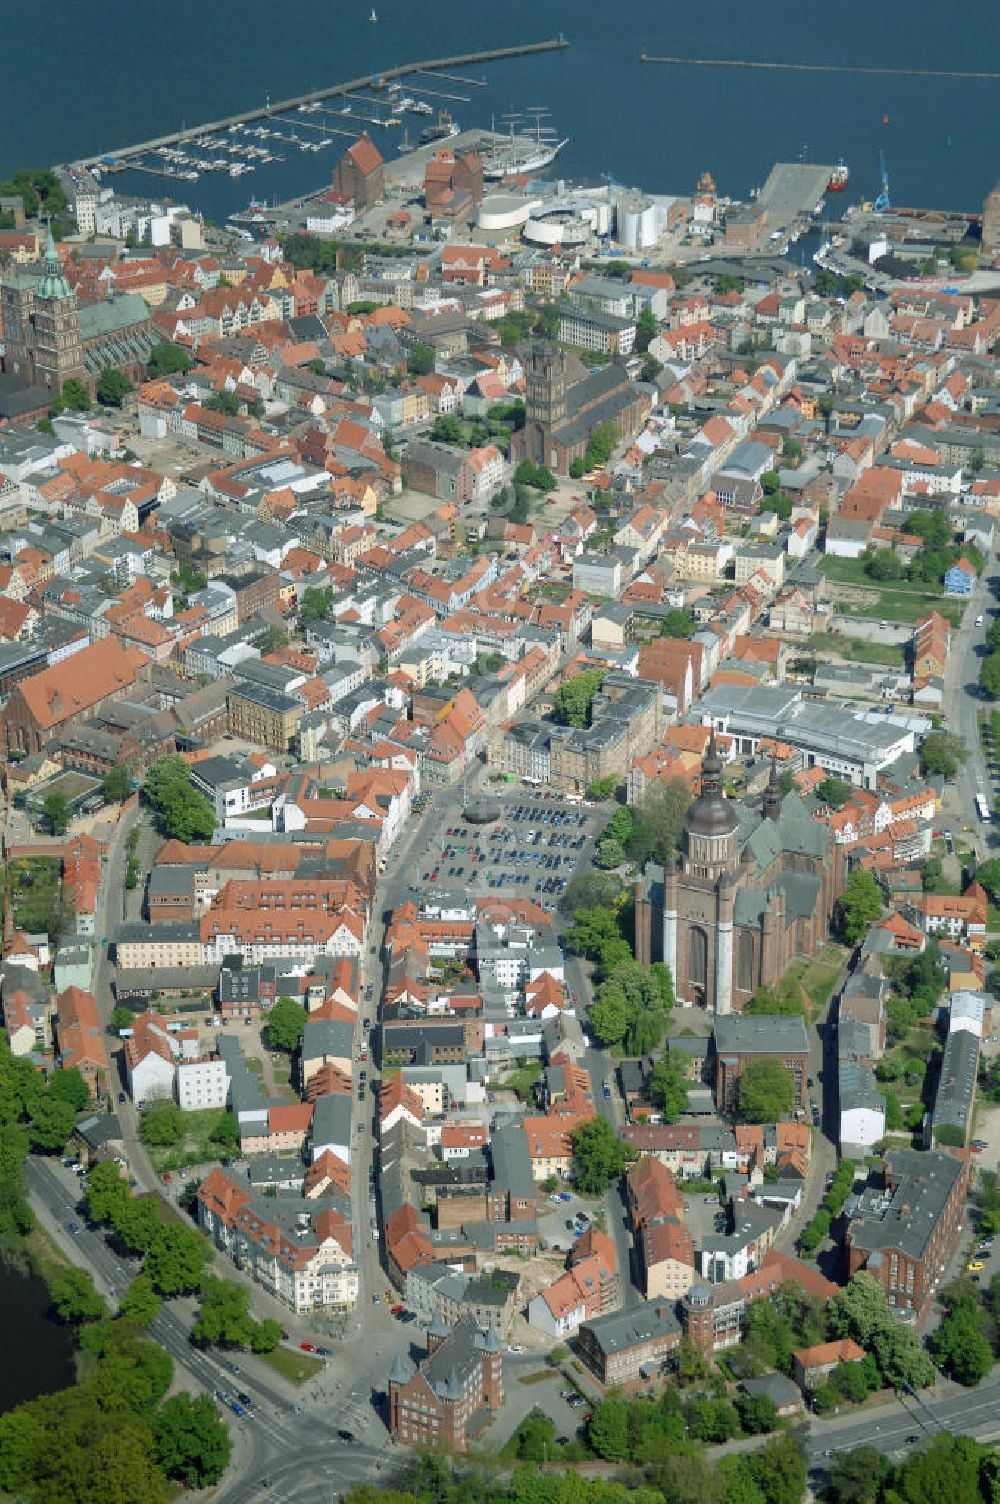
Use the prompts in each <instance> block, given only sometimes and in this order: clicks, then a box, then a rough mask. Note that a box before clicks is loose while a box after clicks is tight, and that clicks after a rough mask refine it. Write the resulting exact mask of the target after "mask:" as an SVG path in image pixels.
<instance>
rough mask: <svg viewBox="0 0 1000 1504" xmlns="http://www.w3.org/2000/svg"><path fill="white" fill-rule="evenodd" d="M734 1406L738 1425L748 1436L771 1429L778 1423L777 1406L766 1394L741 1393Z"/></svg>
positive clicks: (760, 1433)
mask: <svg viewBox="0 0 1000 1504" xmlns="http://www.w3.org/2000/svg"><path fill="white" fill-rule="evenodd" d="M736 1408H737V1410H738V1411H739V1417H740V1425H741V1427H742V1428H743V1430H744V1431H746V1432H747V1433H748V1435H750V1436H760V1435H762V1434H763V1433H764V1432H765V1431H773V1430H774V1429H775V1427H776V1426H777V1424H778V1407H777V1405H776V1404H775V1403H774V1401H773V1400H772V1399H769V1398H768V1396H767V1395H766V1394H741V1395H740V1396H739V1397H738V1398H737V1401H736Z"/></svg>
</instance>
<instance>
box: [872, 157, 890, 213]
mask: <svg viewBox="0 0 1000 1504" xmlns="http://www.w3.org/2000/svg"><path fill="white" fill-rule="evenodd" d="M878 165H879V171H880V172H881V174H882V188H881V191H880V193H879V196H878V198H877V199H876V200H875V204H874V208H875V213H876V214H884V213H885V212H886V210H887V209H891V208H892V199H891V198H890V197H889V169H888V168H887V167H886V165H885V152H884V151H883V150H882V149H881V147H880V148H879V154H878Z"/></svg>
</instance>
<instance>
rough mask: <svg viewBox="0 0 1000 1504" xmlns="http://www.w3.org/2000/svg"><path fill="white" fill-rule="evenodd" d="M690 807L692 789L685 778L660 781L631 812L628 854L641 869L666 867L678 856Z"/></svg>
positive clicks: (647, 791) (648, 790)
mask: <svg viewBox="0 0 1000 1504" xmlns="http://www.w3.org/2000/svg"><path fill="white" fill-rule="evenodd" d="M690 804H691V790H690V789H689V788H688V786H687V784H686V783H685V782H684V780H683V778H667V779H664V780H660V779H657V780H656V782H655V783H654V784H652V785H651V786H650V787H649V788H648V789H647V790H646V792H645V794H644V795H643V797H642V799H641V800H640V802H639V804H638V805H637V806H636V807H635V808H634V809H633V811H632V822H633V823H632V834H631V836H630V837H629V839H628V842H627V845H626V855H627V856H628V857H629V859H630V861H633V862H635V863H636V864H637V865H638V866H643V865H644V864H645V863H646V862H649V861H653V862H658V863H660V865H661V866H662V865H665V864H666V863H667V862H668V861H669V860H670V858H671V857H672V856H674V855H675V854H676V851H677V848H678V844H679V842H680V838H681V832H682V830H683V829H684V818H685V816H686V814H687V812H688V808H689V807H690Z"/></svg>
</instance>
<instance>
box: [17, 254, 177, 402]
mask: <svg viewBox="0 0 1000 1504" xmlns="http://www.w3.org/2000/svg"><path fill="white" fill-rule="evenodd" d="M0 313H2V327H3V335H4V372H5V374H6V375H8V376H11V377H14V378H15V379H16V380H17V381H18V382H19V383H23V385H24V387H26V388H28V387H37V388H39V389H40V390H41V391H43V392H55V393H58V392H60V391H61V390H62V387H63V384H64V383H65V382H67V381H69V380H70V379H73V380H76V381H82V382H83V384H84V386H86V387H87V388H88V390H89V391H90V393H91V396H93V395H94V393H95V391H96V389H97V385H98V382H99V381H100V379H101V374H102V372H103V371H105V370H108V369H111V370H116V371H123V372H124V373H125V375H126V376H128V378H129V380H130V381H131V382H132V384H133V385H137V384H138V383H139V382H141V381H143V380H145V375H146V366H147V364H148V361H149V356H150V352H151V351H152V349H153V346H154V345H155V344H158V343H159V336H158V335H157V334H156V333H155V331H154V328H153V319H152V314H151V313H150V310H149V305H148V304H147V303H146V301H145V299H144V298H142V297H140V295H139V294H138V293H119V294H117V295H112V296H109V297H108V298H105V299H101V300H95V301H92V302H85V303H80V302H78V300H77V297H76V294H75V292H74V291H73V289H72V288H71V287H70V285H69V282H68V281H67V278H66V275H65V273H64V272H63V269H62V266H61V265H60V262H59V257H58V255H57V253H56V248H55V243H54V241H53V239H52V231H51V229H50V230H49V233H48V240H47V243H46V247H45V257H44V260H43V262H42V267H41V275H40V276H39V275H38V269H37V268H35V269H32V268H29V267H24V266H19V267H17V269H16V273H15V274H14V275H11V276H8V277H5V278H4V280H3V282H2V284H0Z"/></svg>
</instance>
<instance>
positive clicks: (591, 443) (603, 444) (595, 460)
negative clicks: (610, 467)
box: [584, 423, 618, 470]
mask: <svg viewBox="0 0 1000 1504" xmlns="http://www.w3.org/2000/svg"><path fill="white" fill-rule="evenodd" d="M617 447H618V429H617V427H616V426H615V424H614V423H598V425H597V427H596V428H595V429H594V430H593V431H592V432H591V435H590V438H589V439H588V441H587V453H586V458H585V461H584V464H585V468H586V469H587V470H596V469H597V468H598V466H600V465H606V464H607V462H608V460H609V459H610V458H611V456H612V455H613V454H614V452H615V450H616V448H617Z"/></svg>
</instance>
